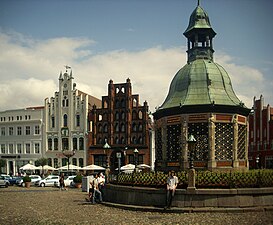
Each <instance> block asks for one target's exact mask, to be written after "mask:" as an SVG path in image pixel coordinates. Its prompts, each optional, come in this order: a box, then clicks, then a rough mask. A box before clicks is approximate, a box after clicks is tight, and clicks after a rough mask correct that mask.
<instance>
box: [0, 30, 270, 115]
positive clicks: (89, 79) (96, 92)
mask: <svg viewBox="0 0 273 225" xmlns="http://www.w3.org/2000/svg"><path fill="white" fill-rule="evenodd" d="M95 44H96V42H95V41H93V40H90V39H87V38H66V37H62V38H52V39H48V40H35V39H32V38H31V37H26V36H23V35H21V34H18V33H3V32H2V33H0V49H1V50H2V54H1V55H0V68H1V69H0V79H1V84H0V96H1V98H0V111H3V110H7V109H16V108H24V107H28V106H37V105H41V104H43V101H44V99H45V98H46V97H49V98H50V97H52V96H54V93H55V91H58V78H59V73H60V71H61V70H62V71H64V70H65V68H64V65H69V66H71V67H72V71H73V77H74V82H75V83H76V84H77V88H78V89H79V90H81V91H84V92H86V93H88V94H91V95H93V96H95V97H97V98H99V99H101V96H104V95H107V94H108V93H107V88H108V82H109V80H110V79H112V80H113V81H114V83H125V82H126V79H127V78H130V80H131V82H132V92H133V94H139V95H140V102H141V103H143V102H144V101H145V100H146V101H147V102H148V104H149V106H150V110H151V111H152V112H154V109H155V107H156V106H159V105H161V104H162V103H163V101H164V100H165V98H166V96H167V93H168V90H169V86H170V83H171V80H172V79H173V77H174V75H175V74H176V72H177V71H178V70H179V69H180V68H181V67H183V66H184V65H185V64H186V61H187V59H186V53H185V51H186V49H185V47H183V46H179V47H172V48H163V47H161V46H156V47H152V48H149V49H143V50H139V51H135V52H130V51H126V50H116V51H109V52H103V53H100V54H93V51H92V49H93V48H94V45H95ZM215 61H216V62H217V63H219V64H220V65H222V66H223V67H224V68H225V69H226V70H227V72H228V73H229V74H230V77H231V80H232V84H233V87H234V90H235V93H236V94H237V96H238V97H239V98H240V99H241V100H242V101H243V102H245V104H246V105H247V106H248V107H251V106H252V99H253V96H254V95H258V96H259V95H260V94H261V93H264V92H262V91H266V93H265V94H269V95H270V93H271V92H272V91H271V92H270V90H271V89H270V88H267V89H268V90H267V89H266V88H265V87H264V84H265V83H267V84H269V82H271V85H272V81H268V80H266V78H265V76H263V74H262V73H261V72H260V71H259V70H257V69H255V68H252V67H248V66H246V65H237V64H236V63H234V62H235V60H234V59H233V58H232V57H231V56H229V55H227V54H224V53H221V54H220V55H217V57H216V60H215ZM265 94H264V96H265ZM265 98H267V96H265ZM269 98H272V94H271V96H268V99H269Z"/></svg>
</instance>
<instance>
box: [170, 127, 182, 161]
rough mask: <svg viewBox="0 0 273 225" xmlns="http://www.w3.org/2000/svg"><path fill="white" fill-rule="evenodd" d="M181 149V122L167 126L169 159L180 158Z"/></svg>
mask: <svg viewBox="0 0 273 225" xmlns="http://www.w3.org/2000/svg"><path fill="white" fill-rule="evenodd" d="M180 150H181V124H175V125H169V126H167V160H168V161H175V160H178V159H179V155H180Z"/></svg>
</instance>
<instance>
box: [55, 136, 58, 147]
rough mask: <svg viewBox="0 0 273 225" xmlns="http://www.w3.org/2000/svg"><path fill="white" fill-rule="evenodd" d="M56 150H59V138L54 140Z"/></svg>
mask: <svg viewBox="0 0 273 225" xmlns="http://www.w3.org/2000/svg"><path fill="white" fill-rule="evenodd" d="M54 150H58V138H54Z"/></svg>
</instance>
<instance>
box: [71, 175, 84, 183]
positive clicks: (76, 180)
mask: <svg viewBox="0 0 273 225" xmlns="http://www.w3.org/2000/svg"><path fill="white" fill-rule="evenodd" d="M73 181H74V183H76V184H79V183H82V176H81V175H77V176H75V177H74V178H73Z"/></svg>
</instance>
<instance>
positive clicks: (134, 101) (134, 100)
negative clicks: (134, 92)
mask: <svg viewBox="0 0 273 225" xmlns="http://www.w3.org/2000/svg"><path fill="white" fill-rule="evenodd" d="M133 107H137V100H136V99H135V98H134V99H133Z"/></svg>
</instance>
